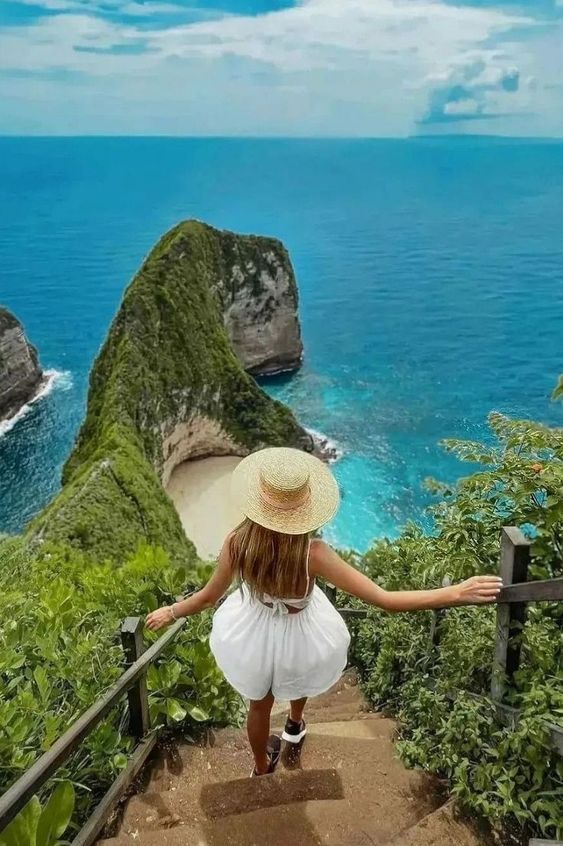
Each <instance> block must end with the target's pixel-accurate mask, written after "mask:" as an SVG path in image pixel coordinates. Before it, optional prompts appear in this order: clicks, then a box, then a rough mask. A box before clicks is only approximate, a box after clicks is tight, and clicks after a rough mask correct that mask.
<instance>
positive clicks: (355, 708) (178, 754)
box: [143, 670, 393, 792]
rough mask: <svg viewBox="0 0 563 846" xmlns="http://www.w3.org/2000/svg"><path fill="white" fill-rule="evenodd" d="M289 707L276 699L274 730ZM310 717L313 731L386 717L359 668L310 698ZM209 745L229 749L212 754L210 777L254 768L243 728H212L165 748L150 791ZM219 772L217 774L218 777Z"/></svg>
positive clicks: (150, 769) (171, 782) (149, 780)
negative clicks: (374, 705) (366, 690)
mask: <svg viewBox="0 0 563 846" xmlns="http://www.w3.org/2000/svg"><path fill="white" fill-rule="evenodd" d="M288 708H289V703H283V702H279V703H276V706H275V708H274V711H273V714H272V730H273V731H276V732H278V733H279V732H281V730H282V729H283V726H284V723H285V718H286V714H287V711H288ZM306 719H307V725H308V727H309V731H311V732H312V731H313V730H314V731H317V729H316V728H314V726H315V725H316V724H319V723H321V724H322V725H323V726H325V725H326V724H327V723H329V722H337V723H338V724H339V725H341V726H343V724H344V723H348V722H350V723H357V722H359V721H360V720H365V721H366V722H371V721H377V720H383V719H384V718H383V717H381V716H380V715H379V714H373V713H370V712H369V711H368V710H367V706H366V703H365V700H364V697H363V695H362V692H361V690H360V688H359V686H358V684H357V681H356V674H355V671H353V670H352V671H347V672H346V673H345V674H344V675H343V676H342V678H341V680H340V681H339V682H337V684H336V685H334V687H332V688H331V689H330V690H329V691H328V692H327V693H324V694H322V695H321V696H317V697H315V699H311V700H310V702H309V703H308V704H307V711H306ZM381 725H382V731H383V730H385V731H389V735H391V733H392V731H391V727H392V725H393V724H392V723H391V722H390V721H385V722H384V723H382V724H381ZM383 726H385V728H383ZM322 730H323V731H324V732H325V733H327V734H328V733H330V729H328V728H325V729H322ZM350 731H353V730H352V729H351V730H350ZM355 731H356V732H357V735H356V736H358V737H360V736H362V737H367V736H371V731H370V730H369V729H365V732H364V733H363V734H362V733H361V732H362V729H360V728H356V729H355ZM208 747H213V748H215V749H217V750H219V749H222V750H223V751H224V753H225V754H224V755H222V756H220V757H217V756H213V755H211V756H209V759H208V764H209V766H208V770H209V779H210V780H212V781H214V780H221V781H223V780H229V779H235V778H240V777H242V776H243V775H247V771H248V772H250V770H251V768H252V759H251V756H250V751H249V749H248V741H247V739H246V734H245V733H244V731H241V730H239V729H221V730H218V731H215V730H211V731H209V733H208V734H207V736H206V737H204V738H202V739H201V740H200V741H199V743H198V745H196V746H195V747H194V745H193V744H187V743H171V744H170V745H169V746H168V747H167V748H166V749H165V750H162V754H160V755H159V757H158V758H156V759H155V760H154V761H153V762H152V763H151V764H150V765H148V766H147V768H146V771H145V774H144V778H143V784H144V789H145V790H147V791H149V792H154V791H159V792H162V791H165V790H169V789H170V788H172V787H174V786H177V785H178V782H179V781H180V780H182V779H183V777H184V773H185V772H186V771H187V768H188V767H192V766H193V764H194V758H195V759H197V758H198V756H199V757H200V758H203V757H205V755H206V752H203V751H197V750H202V749H206V748H208ZM241 753H247V754H246V756H245V758H244V761H242V760H241ZM231 755H234V756H235V757H236V758H237V760H235V761H231V760H230V757H231ZM216 772H217V777H215V773H216Z"/></svg>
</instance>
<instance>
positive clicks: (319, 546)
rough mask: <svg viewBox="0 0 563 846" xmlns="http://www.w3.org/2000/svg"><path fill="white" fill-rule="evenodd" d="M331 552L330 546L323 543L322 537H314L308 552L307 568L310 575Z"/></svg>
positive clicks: (316, 571)
mask: <svg viewBox="0 0 563 846" xmlns="http://www.w3.org/2000/svg"><path fill="white" fill-rule="evenodd" d="M331 552H332V548H331V547H330V546H329V545H328V543H325V541H324V540H322V538H314V539H313V540H312V541H311V551H310V553H309V569H310V572H311V574H312V575H314V574H316V573H318V572H319V570H320V569H321V568H322V565H323V563H324V562H325V561H326V560H327V558H328V557H329V556H330V554H331Z"/></svg>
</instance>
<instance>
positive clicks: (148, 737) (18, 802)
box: [0, 527, 563, 846]
mask: <svg viewBox="0 0 563 846" xmlns="http://www.w3.org/2000/svg"><path fill="white" fill-rule="evenodd" d="M529 561H530V542H529V541H528V540H527V539H526V538H525V537H524V535H523V534H522V532H520V530H519V529H516V528H513V527H509V528H504V529H503V530H502V538H501V563H500V574H501V576H502V578H503V582H504V587H503V589H502V591H501V594H500V597H499V600H498V608H497V634H496V646H495V657H494V665H493V673H492V682H491V698H490V702H491V704H492V705H494V707H495V708H496V711H497V714H498V716H499V718H500V719H501V720H502V721H503V722H504V723H505V724H507V725H514V724H515V723H516V722H517V720H518V711H517V710H516V709H515V708H511V707H510V706H508V705H507V704H506V703H505V701H504V700H505V697H506V693H507V691H508V690H509V688H510V685H511V683H512V678H513V676H514V673H515V672H516V670H517V669H518V666H519V662H520V637H519V635H520V632H521V629H522V626H523V624H524V621H525V618H526V605H527V603H529V602H547V601H561V600H563V578H560V579H550V580H549V581H535V582H528V581H527V576H528V565H529ZM326 593H327V594H328V596H329V597H330V598H331V600H332V601H333V602H335V601H336V590H335V589H334V588H331V587H330V586H328V587H326ZM339 611H340V613H341V614H342V616H343V617H345V618H354V617H356V618H358V617H359V618H364V617H366V616H367V614H368V612H367V611H366V610H363V609H356V608H340V609H339ZM444 614H445V609H439V610H437V611H435V612H434V617H433V623H432V627H431V634H430V637H431V646H432V647H434V648H436V647H438V646H439V641H440V626H441V623H442V620H443V617H444ZM184 623H185V620H178V622H176V623H174V625H172V626H171V627H170V628H169V629H168V630H167V632H166V633H165V634H164V635H162V637H160V638H159V639H158V641H157V642H156V643H154V644H153V645H152V646H151V647H150V648H149V649H147V650H146V651H145V650H144V644H143V634H142V633H143V622H142V620H141V619H140V618H139V617H128V618H127V619H126V620H125V622H124V623H123V626H122V628H121V640H122V645H123V651H124V653H125V665H126V667H127V669H126V670H125V672H124V673H123V675H122V676H121V677H120V678H119V679H118V680H117V682H116V683H115V684H114V685H113V686H112V687H111V688H110V689H109V690H108V691H107V692H106V693H105V694H104V695H103V696H102V697H101V698H100V699H98V700H97V701H96V702H94V704H93V705H92V706H91V707H90V708H89V709H88V710H87V711H86V712H85V713H84V714H83V715H82V716H81V717H79V719H78V720H77V721H76V722H75V723H74V724H73V725H72V726H71V727H70V728H69V729H68V731H66V732H65V734H63V736H62V737H60V738H59V740H57V741H56V742H55V743H54V744H53V746H51V748H50V749H49V750H48V751H47V752H45V754H44V755H42V756H41V757H40V758H38V760H37V761H36V762H35V763H34V764H33V765H32V766H31V767H30V769H29V770H27V772H26V773H24V775H23V776H22V777H21V778H20V779H18V781H16V782H15V784H13V785H12V786H11V787H10V788H9V789H8V790H7V791H6V793H4V795H3V796H2V797H0V832H2V831H3V829H4V828H5V827H6V826H7V825H8V824H9V823H10V822H11V820H12V819H14V817H15V816H16V814H18V813H19V811H20V810H21V809H22V808H23V807H24V806H25V805H26V803H27V802H28V801H29V800H30V799H31V797H32V796H33V795H34V794H36V793H37V792H38V791H39V790H40V789H41V788H42V787H43V785H44V784H45V783H46V782H47V781H48V780H49V778H50V777H51V776H52V775H53V773H55V772H56V771H57V770H58V768H59V767H60V766H62V764H64V763H65V761H67V760H68V759H69V757H70V756H71V755H72V754H73V752H75V751H76V750H77V749H78V747H79V746H80V744H81V743H82V741H83V740H84V739H85V738H86V737H88V735H89V734H90V733H91V732H92V731H93V730H94V728H95V727H96V726H97V725H98V724H99V723H100V722H101V721H102V720H103V718H104V717H105V716H106V715H107V714H108V712H109V711H110V710H111V709H112V708H113V707H114V706H115V705H116V704H117V703H118V702H119V701H120V700H121V699H122V698H123V697H124V696H125V695H127V697H128V711H129V731H130V733H131V735H132V736H133V737H134V738H135V739H136V740H137V741H138V744H137V746H136V748H135V750H134V752H133V754H132V756H131V758H130V759H129V762H128V764H127V766H126V767H125V769H124V770H122V772H121V773H120V774H119V776H118V777H117V779H116V780H115V781H114V782H113V784H112V785H111V787H110V788H109V790H108V792H107V793H106V794H105V796H104V797H103V799H102V800H101V801H100V803H99V804H98V805H97V807H96V808H95V810H94V812H93V814H92V816H91V817H90V818H89V819H88V820H87V822H86V824H85V825H84V827H83V828H82V829H81V830H80V832H79V833H78V834H77V835H76V837H75V838H74V840H73V841H72V843H71V846H91V844H93V843H94V842H95V840H96V839H97V837H98V835H99V834H100V832H101V830H102V828H103V826H104V824H105V822H106V820H107V818H108V817H109V815H110V813H111V811H112V810H113V809H114V807H115V806H116V805H117V803H118V801H119V799H120V798H121V797H122V795H123V793H124V792H125V790H126V789H127V787H128V786H129V785H130V784H131V782H132V781H133V779H134V778H135V776H136V775H137V773H138V772H139V770H140V769H141V767H142V766H143V764H144V763H145V761H146V759H147V757H148V755H149V754H150V752H151V751H152V749H153V747H154V745H155V743H156V733H155V732H154V731H152V732H151V726H150V718H149V702H148V694H147V686H146V675H147V670H148V667H149V665H150V664H151V663H153V662H154V661H155V660H156V659H157V658H158V657H159V655H161V653H162V652H163V651H164V649H166V647H167V646H168V644H169V643H170V642H171V641H172V640H174V638H175V637H176V635H177V634H178V632H179V631H180V630H181V628H182V627H183V625H184ZM452 698H455V694H452ZM479 698H482V697H479ZM549 732H550V739H551V743H552V746H553V748H554V749H556V750H558V751H559V753H561V754H563V729H560V728H559V727H558V726H555V725H550V726H549ZM547 842H548V841H537V843H547ZM551 846H554V844H553V842H552V843H551Z"/></svg>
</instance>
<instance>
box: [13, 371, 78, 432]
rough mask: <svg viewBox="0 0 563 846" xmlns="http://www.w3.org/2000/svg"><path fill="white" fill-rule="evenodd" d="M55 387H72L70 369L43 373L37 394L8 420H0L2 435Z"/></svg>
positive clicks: (65, 388) (66, 389) (64, 388)
mask: <svg viewBox="0 0 563 846" xmlns="http://www.w3.org/2000/svg"><path fill="white" fill-rule="evenodd" d="M55 388H59V389H61V390H63V391H68V390H70V388H72V374H71V373H70V371H68V370H63V371H61V370H45V371H44V373H43V380H42V382H41V385H40V386H39V390H38V391H37V393H36V394H35V396H34V397H32V399H30V400H29V402H26V404H25V405H22V407H21V408H20V409H19V411H17V412H16V413H15V414H14V415H13V417H8V419H7V420H2V421H0V437H2V435H5V434H7V433H8V432H9V431H11V430H12V429H13V428H14V426H15V425H16V423H18V422H19V421H20V420H21V419H22V417H25V415H26V414H27V413H28V412H29V411H31V407H32V406H33V405H35V403H36V402H39V400H41V399H43V398H44V397H46V396H47V395H48V394H50V393H51V391H52V390H54V389H55Z"/></svg>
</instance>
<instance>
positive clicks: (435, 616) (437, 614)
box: [430, 576, 452, 646]
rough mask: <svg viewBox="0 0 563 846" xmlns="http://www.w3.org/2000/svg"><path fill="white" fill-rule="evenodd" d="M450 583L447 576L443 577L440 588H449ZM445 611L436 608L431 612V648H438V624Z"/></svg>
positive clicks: (444, 609)
mask: <svg viewBox="0 0 563 846" xmlns="http://www.w3.org/2000/svg"><path fill="white" fill-rule="evenodd" d="M451 583H452V582H451V579H449V578H448V577H447V576H444V578H443V579H442V587H449V586H450V585H451ZM446 610H447V609H446V608H436V610H435V611H433V612H432V622H431V624H430V644H431V646H438V644H439V643H440V623H441V622H442V620H443V619H444V617H445V615H446Z"/></svg>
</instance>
